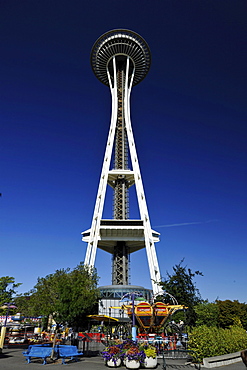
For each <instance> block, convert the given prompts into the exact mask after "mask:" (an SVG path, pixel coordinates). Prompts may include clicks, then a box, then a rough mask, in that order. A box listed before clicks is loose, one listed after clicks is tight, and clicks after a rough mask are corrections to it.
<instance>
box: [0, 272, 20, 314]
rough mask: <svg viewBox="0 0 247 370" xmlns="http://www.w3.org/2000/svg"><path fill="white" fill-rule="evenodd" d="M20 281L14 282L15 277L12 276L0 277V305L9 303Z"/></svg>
mask: <svg viewBox="0 0 247 370" xmlns="http://www.w3.org/2000/svg"><path fill="white" fill-rule="evenodd" d="M20 285H21V283H16V282H15V278H14V277H12V276H3V277H0V307H1V306H2V305H3V304H4V303H10V302H12V301H13V300H14V298H15V296H16V294H17V292H16V288H18V287H19V286H20Z"/></svg>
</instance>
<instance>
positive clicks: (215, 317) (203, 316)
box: [195, 301, 219, 327]
mask: <svg viewBox="0 0 247 370" xmlns="http://www.w3.org/2000/svg"><path fill="white" fill-rule="evenodd" d="M195 312H196V325H197V326H200V325H206V326H208V327H209V326H219V307H218V305H217V303H210V302H208V301H204V302H201V303H199V304H198V305H196V306H195Z"/></svg>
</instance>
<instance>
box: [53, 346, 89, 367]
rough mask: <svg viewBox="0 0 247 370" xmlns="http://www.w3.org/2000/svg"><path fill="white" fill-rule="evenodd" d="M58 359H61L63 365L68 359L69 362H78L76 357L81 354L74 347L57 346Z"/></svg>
mask: <svg viewBox="0 0 247 370" xmlns="http://www.w3.org/2000/svg"><path fill="white" fill-rule="evenodd" d="M57 351H58V357H61V358H62V364H63V365H65V359H66V358H68V357H70V359H71V360H75V361H78V356H81V355H83V353H82V352H78V349H77V347H76V346H67V345H64V346H63V345H59V346H58V347H57Z"/></svg>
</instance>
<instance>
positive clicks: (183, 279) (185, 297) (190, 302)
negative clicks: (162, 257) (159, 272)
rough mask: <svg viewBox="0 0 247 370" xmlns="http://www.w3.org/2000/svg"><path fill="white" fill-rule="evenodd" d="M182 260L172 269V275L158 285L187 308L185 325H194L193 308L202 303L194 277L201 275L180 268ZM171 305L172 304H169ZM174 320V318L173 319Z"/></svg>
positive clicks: (197, 272)
mask: <svg viewBox="0 0 247 370" xmlns="http://www.w3.org/2000/svg"><path fill="white" fill-rule="evenodd" d="M183 262H184V259H182V260H181V261H180V263H179V264H178V265H175V266H174V267H173V274H169V273H167V278H166V279H165V280H163V281H162V282H161V283H160V284H161V286H162V288H163V290H164V291H166V292H168V293H169V294H171V295H172V296H174V297H175V298H176V300H177V301H178V304H181V305H185V306H186V307H188V309H187V311H186V324H187V325H190V326H191V325H195V321H196V313H195V306H196V305H197V304H198V303H200V302H202V299H201V295H200V292H199V290H198V289H197V288H196V285H195V282H194V277H195V276H196V275H202V273H201V272H200V271H195V272H192V270H191V269H190V268H187V266H182V264H183ZM170 303H172V302H170ZM173 319H174V318H173Z"/></svg>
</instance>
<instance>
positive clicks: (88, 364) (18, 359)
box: [0, 349, 246, 370]
mask: <svg viewBox="0 0 247 370" xmlns="http://www.w3.org/2000/svg"><path fill="white" fill-rule="evenodd" d="M22 351H23V350H22V349H4V350H3V353H2V354H0V370H24V369H25V370H27V369H28V370H38V369H39V367H40V366H41V364H42V362H43V361H42V359H33V360H32V362H31V363H30V364H27V362H26V360H25V357H24V356H23V354H22ZM66 363H67V364H68V369H70V370H106V369H107V367H106V366H105V364H104V361H103V360H102V358H101V356H92V357H86V356H82V357H81V358H79V361H78V362H71V361H69V360H66ZM45 366H46V367H45V368H47V369H48V370H49V369H58V370H59V369H64V365H62V361H61V359H59V360H57V361H55V362H52V361H50V360H48V363H47V365H45ZM171 368H172V369H173V370H175V369H181V367H177V366H176V367H175V365H172V367H171V366H168V367H167V370H169V369H171ZM202 368H203V367H202ZM119 369H125V366H121V367H120V368H119ZM157 369H158V370H162V359H158V367H157ZM217 369H218V368H217ZM220 369H224V370H244V369H246V367H245V365H244V364H243V362H242V361H240V362H237V363H235V364H231V365H227V366H221V367H220Z"/></svg>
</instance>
